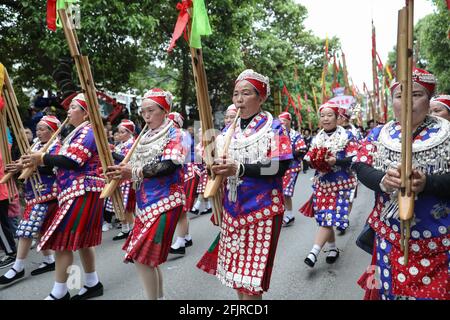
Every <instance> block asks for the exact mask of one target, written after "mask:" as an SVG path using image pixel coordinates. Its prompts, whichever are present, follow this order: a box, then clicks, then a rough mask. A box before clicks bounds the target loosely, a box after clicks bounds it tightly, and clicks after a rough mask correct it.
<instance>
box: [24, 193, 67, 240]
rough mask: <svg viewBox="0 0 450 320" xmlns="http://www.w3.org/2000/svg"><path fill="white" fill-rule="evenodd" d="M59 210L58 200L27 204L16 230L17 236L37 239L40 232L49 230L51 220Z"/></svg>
mask: <svg viewBox="0 0 450 320" xmlns="http://www.w3.org/2000/svg"><path fill="white" fill-rule="evenodd" d="M57 211H58V202H57V201H56V200H53V201H48V202H43V203H37V204H27V205H26V207H25V211H24V213H23V217H22V219H21V220H20V222H19V226H18V227H17V230H16V237H17V238H27V239H36V238H37V237H38V236H39V235H40V234H43V233H45V232H46V231H47V229H48V226H49V221H51V220H52V219H53V217H54V215H55V214H56V212H57Z"/></svg>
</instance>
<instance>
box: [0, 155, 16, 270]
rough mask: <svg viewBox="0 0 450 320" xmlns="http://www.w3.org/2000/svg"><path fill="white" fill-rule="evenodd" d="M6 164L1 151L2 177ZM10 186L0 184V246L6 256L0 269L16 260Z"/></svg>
mask: <svg viewBox="0 0 450 320" xmlns="http://www.w3.org/2000/svg"><path fill="white" fill-rule="evenodd" d="M4 169H5V166H4V164H3V159H2V155H1V153H0V178H2V177H3V176H4ZM8 198H9V196H8V187H7V185H6V184H0V248H1V249H2V250H3V251H5V254H6V255H5V256H4V257H3V258H2V259H1V260H0V269H2V268H6V267H9V266H12V265H13V264H14V261H16V253H17V248H16V242H15V241H14V227H13V226H12V224H11V220H10V219H9V216H8V209H9V200H8Z"/></svg>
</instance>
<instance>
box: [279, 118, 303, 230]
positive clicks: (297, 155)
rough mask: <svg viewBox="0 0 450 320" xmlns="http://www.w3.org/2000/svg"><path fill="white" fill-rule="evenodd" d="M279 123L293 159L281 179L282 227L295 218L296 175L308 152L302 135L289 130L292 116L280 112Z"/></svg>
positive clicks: (289, 223) (290, 223)
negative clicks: (282, 195) (282, 126)
mask: <svg viewBox="0 0 450 320" xmlns="http://www.w3.org/2000/svg"><path fill="white" fill-rule="evenodd" d="M278 119H280V121H281V123H282V124H283V125H284V126H285V127H286V130H287V131H288V132H289V138H290V140H291V148H292V156H293V157H294V158H293V160H292V161H291V164H290V165H289V169H288V170H287V171H286V173H285V174H284V177H283V194H284V201H285V204H286V209H285V212H284V218H283V226H289V225H292V223H293V222H294V221H295V217H294V215H293V214H292V197H293V196H294V189H295V183H296V182H297V178H298V173H299V172H301V171H302V158H303V156H304V155H305V154H306V152H307V151H308V147H307V146H306V143H305V141H304V140H303V137H302V135H301V134H300V133H299V132H297V131H295V130H294V129H292V128H291V121H292V116H291V114H290V113H289V112H282V113H280V115H279V116H278Z"/></svg>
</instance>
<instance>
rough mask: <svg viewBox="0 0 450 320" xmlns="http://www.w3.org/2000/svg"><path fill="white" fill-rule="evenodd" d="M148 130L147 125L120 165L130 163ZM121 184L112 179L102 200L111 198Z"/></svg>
mask: <svg viewBox="0 0 450 320" xmlns="http://www.w3.org/2000/svg"><path fill="white" fill-rule="evenodd" d="M146 130H147V124H146V125H145V126H144V128H143V129H142V131H141V133H140V134H139V136H138V137H137V138H136V141H134V143H133V146H132V147H131V149H130V150H129V151H128V153H127V155H126V156H125V158H124V159H123V160H122V161H121V162H120V164H127V163H128V162H130V159H131V156H132V155H133V153H134V150H136V147H137V146H138V144H139V142H140V141H141V138H142V136H143V135H144V133H145V131H146ZM119 184H120V179H112V180H111V181H110V182H109V183H108V184H106V186H105V188H103V192H102V194H101V195H100V199H104V198H108V197H110V196H111V194H112V193H113V191H114V190H116V189H117V187H118V186H119Z"/></svg>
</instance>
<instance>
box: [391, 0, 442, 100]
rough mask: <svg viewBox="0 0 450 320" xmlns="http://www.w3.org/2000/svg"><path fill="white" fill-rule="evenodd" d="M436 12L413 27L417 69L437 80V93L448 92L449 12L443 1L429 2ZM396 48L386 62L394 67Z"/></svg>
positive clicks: (433, 0) (434, 0)
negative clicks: (425, 70)
mask: <svg viewBox="0 0 450 320" xmlns="http://www.w3.org/2000/svg"><path fill="white" fill-rule="evenodd" d="M429 1H432V2H433V4H434V5H435V7H436V11H435V12H434V13H432V14H429V15H427V16H425V17H423V18H422V19H420V20H419V21H418V22H417V24H416V25H415V27H414V46H415V50H414V53H415V59H416V64H417V66H418V67H419V68H424V69H427V70H428V71H429V72H431V73H433V74H434V75H435V76H436V78H437V79H438V85H437V92H443V93H444V92H446V93H449V92H450V59H449V52H450V39H449V32H450V31H449V27H450V11H449V10H448V8H447V4H446V1H444V0H429ZM396 59H397V53H396V48H395V47H394V50H393V51H391V52H390V53H389V58H388V62H389V63H390V64H391V65H392V66H395V65H396Z"/></svg>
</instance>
